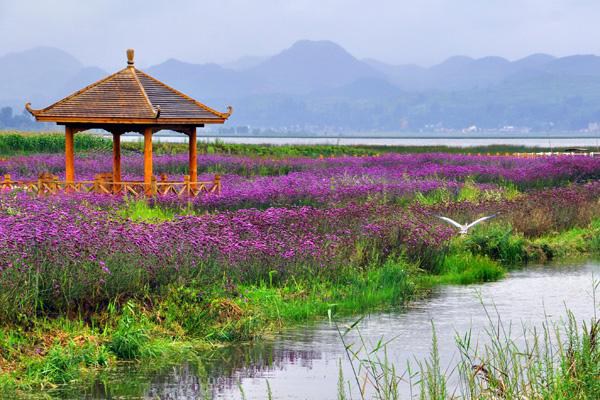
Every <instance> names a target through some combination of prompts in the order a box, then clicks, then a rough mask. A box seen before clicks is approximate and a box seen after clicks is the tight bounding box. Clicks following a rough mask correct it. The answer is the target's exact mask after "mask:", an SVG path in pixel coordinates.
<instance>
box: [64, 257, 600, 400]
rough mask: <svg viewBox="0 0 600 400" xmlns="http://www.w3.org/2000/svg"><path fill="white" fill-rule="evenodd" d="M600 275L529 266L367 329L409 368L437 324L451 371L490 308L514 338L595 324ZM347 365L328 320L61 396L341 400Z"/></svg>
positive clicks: (592, 267)
mask: <svg viewBox="0 0 600 400" xmlns="http://www.w3.org/2000/svg"><path fill="white" fill-rule="evenodd" d="M598 273H600V264H597V263H587V264H582V265H570V266H552V267H529V268H527V269H525V270H522V271H517V272H514V273H512V274H510V276H509V277H508V278H507V279H505V280H502V281H500V282H494V283H488V284H483V285H473V286H466V287H465V286H462V287H461V286H452V287H444V288H440V289H437V290H435V291H434V292H433V293H432V294H431V296H428V297H427V298H425V299H422V300H419V301H416V302H414V303H413V304H411V305H410V307H409V309H408V310H407V311H406V312H403V313H399V312H396V313H381V314H375V315H371V316H368V317H367V318H365V319H364V320H363V321H362V322H361V323H360V329H361V332H362V334H363V336H364V337H365V338H367V340H369V341H371V342H373V343H375V342H376V341H377V340H379V338H381V337H383V338H386V339H391V338H395V339H394V341H393V342H391V343H390V344H389V346H388V354H389V358H390V360H391V361H392V362H394V363H396V365H397V366H398V367H399V369H402V368H403V366H405V365H406V362H407V360H415V359H423V358H425V357H427V355H428V354H429V352H430V350H431V340H432V330H431V326H432V321H433V322H434V324H435V327H436V331H437V333H438V334H437V336H438V342H439V348H440V353H441V354H440V355H441V360H442V365H444V366H450V365H453V364H454V363H455V362H456V361H457V358H458V353H457V351H456V346H455V334H456V333H457V332H459V333H463V332H465V331H468V330H469V329H472V332H473V339H474V340H482V339H484V337H485V335H484V332H483V330H484V328H485V327H486V326H487V325H488V316H487V315H486V313H485V312H484V309H483V307H482V303H483V304H484V305H485V306H486V307H487V309H488V310H489V311H491V312H492V316H493V315H494V313H495V311H494V310H497V312H498V314H499V315H501V316H502V318H503V320H504V321H511V323H512V324H513V325H514V327H515V328H517V329H515V330H519V329H518V328H519V327H520V326H521V324H524V325H528V326H532V325H539V324H541V323H542V322H543V321H544V320H545V319H546V318H547V317H549V318H552V319H554V320H558V319H560V318H561V317H563V316H564V315H565V307H568V308H569V309H570V310H572V311H573V312H574V313H575V315H576V316H577V317H578V318H580V319H589V318H591V317H592V316H593V312H594V304H593V301H592V299H591V289H592V281H593V278H592V276H593V275H594V274H595V275H596V276H598ZM350 321H352V319H349V320H348V321H342V323H344V322H350ZM349 340H350V341H356V340H357V338H356V336H354V337H350V338H349ZM340 360H342V364H343V365H342V367H343V368H342V369H343V371H344V376H345V377H346V378H349V377H350V369H349V364H348V363H347V362H346V360H345V358H344V348H343V346H342V344H341V342H340V339H339V336H338V333H337V331H336V329H335V327H334V326H333V325H331V324H329V323H326V322H325V323H320V324H316V325H312V326H304V327H300V328H296V329H293V330H289V331H286V332H283V333H282V334H281V335H278V336H277V337H276V338H275V339H272V340H265V341H263V342H261V343H258V344H253V345H240V346H235V347H231V348H227V349H223V350H219V351H215V352H213V353H211V354H209V355H205V356H203V358H202V359H199V360H193V361H188V362H186V363H183V364H181V365H176V366H171V367H168V368H164V369H163V370H161V371H158V372H156V371H152V370H151V369H148V368H144V366H141V367H140V366H138V365H129V366H123V367H120V368H119V369H118V370H117V371H114V372H112V373H106V374H103V375H101V376H100V377H98V379H96V381H95V382H94V383H93V384H90V385H89V386H87V387H86V388H85V389H83V390H81V389H75V388H62V389H60V390H59V391H56V392H54V394H55V395H56V396H57V397H61V398H89V399H104V398H106V399H109V398H122V399H134V398H136V399H137V398H144V399H145V398H148V399H178V400H179V399H205V398H222V399H238V398H242V395H241V391H242V390H243V392H244V393H245V396H246V398H248V399H254V398H266V394H267V381H268V382H269V384H270V387H271V390H272V392H273V394H274V397H275V398H277V399H307V398H308V399H315V398H317V399H329V398H336V393H337V391H336V390H337V389H336V383H337V378H338V372H339V362H340ZM240 388H241V389H240Z"/></svg>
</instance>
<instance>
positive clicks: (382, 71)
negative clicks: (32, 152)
mask: <svg viewBox="0 0 600 400" xmlns="http://www.w3.org/2000/svg"><path fill="white" fill-rule="evenodd" d="M123 64H125V62H124V63H123ZM142 69H143V70H145V71H146V72H148V73H149V74H151V75H153V76H155V77H156V78H158V79H161V80H163V81H164V82H165V83H167V84H169V85H172V86H174V87H175V88H177V89H179V90H181V91H183V92H184V93H186V94H189V95H191V96H193V97H195V98H197V99H198V100H200V101H202V102H205V103H207V104H209V105H210V106H213V107H215V108H217V109H220V110H224V109H225V106H226V105H230V104H231V105H233V106H234V110H235V111H234V115H233V116H232V119H231V122H230V123H231V124H233V125H250V126H259V127H273V128H284V127H285V128H286V129H292V128H293V129H297V130H302V129H313V130H319V129H324V130H340V131H342V130H352V131H375V130H379V131H400V130H413V131H414V130H420V129H462V128H464V127H467V126H472V125H476V126H478V127H481V128H488V129H497V128H501V127H503V126H507V125H510V126H517V127H528V128H531V129H533V130H555V129H561V130H578V129H584V128H587V127H588V126H589V125H590V124H594V123H596V122H599V121H600V57H598V56H595V55H573V56H568V57H553V56H551V55H548V54H533V55H530V56H528V57H525V58H522V59H519V60H515V61H509V60H507V59H505V58H502V57H484V58H477V59H475V58H471V57H466V56H455V57H451V58H449V59H447V60H445V61H444V62H442V63H440V64H437V65H434V66H431V67H422V66H418V65H411V64H408V65H391V64H387V63H384V62H381V61H378V60H373V59H363V60H361V59H358V58H356V57H354V56H353V55H352V54H350V53H348V52H347V51H346V50H345V49H343V48H342V47H341V46H339V45H337V44H335V43H333V42H330V41H307V40H302V41H299V42H296V43H294V44H293V45H292V46H291V47H290V48H288V49H285V50H283V51H282V52H280V53H278V54H275V55H273V56H271V57H244V58H242V59H240V60H239V61H236V62H231V63H228V64H223V65H218V64H214V63H211V64H193V63H187V62H184V61H180V60H175V59H169V60H167V61H165V62H163V63H161V64H158V65H153V66H150V67H148V68H142ZM110 72H114V71H110ZM108 73H109V72H108V71H103V70H102V69H100V68H97V67H93V66H92V67H90V66H84V65H82V63H81V62H80V61H78V60H77V59H76V58H75V57H73V56H72V55H70V54H68V53H66V52H64V51H62V50H60V49H56V48H50V47H37V48H33V49H30V50H27V51H23V52H19V53H10V54H6V55H4V56H0V107H2V106H11V107H13V108H14V109H15V110H17V111H18V112H20V110H22V108H23V105H24V104H25V102H27V101H31V102H32V104H33V106H34V107H44V106H46V105H48V104H50V103H52V102H54V101H56V100H58V99H60V98H62V97H64V96H66V95H68V94H69V93H71V92H73V91H75V90H77V89H79V88H81V87H83V86H85V85H86V84H89V83H91V82H93V81H95V80H98V79H100V78H102V77H104V76H106V75H107V74H108Z"/></svg>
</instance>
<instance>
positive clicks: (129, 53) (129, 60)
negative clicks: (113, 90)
mask: <svg viewBox="0 0 600 400" xmlns="http://www.w3.org/2000/svg"><path fill="white" fill-rule="evenodd" d="M127 66H128V67H133V49H127Z"/></svg>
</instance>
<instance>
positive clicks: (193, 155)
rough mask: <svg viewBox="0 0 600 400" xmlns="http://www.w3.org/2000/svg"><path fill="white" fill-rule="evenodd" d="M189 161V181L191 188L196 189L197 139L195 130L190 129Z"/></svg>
mask: <svg viewBox="0 0 600 400" xmlns="http://www.w3.org/2000/svg"><path fill="white" fill-rule="evenodd" d="M189 137H190V140H189V143H188V150H189V161H190V181H191V182H192V188H194V189H195V188H196V182H197V181H198V147H197V143H196V140H197V137H196V128H195V127H194V128H192V129H191V130H190V133H189Z"/></svg>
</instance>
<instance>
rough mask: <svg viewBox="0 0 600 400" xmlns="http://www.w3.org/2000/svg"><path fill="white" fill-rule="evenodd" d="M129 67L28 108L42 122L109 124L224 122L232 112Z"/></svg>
mask: <svg viewBox="0 0 600 400" xmlns="http://www.w3.org/2000/svg"><path fill="white" fill-rule="evenodd" d="M127 56H128V66H127V67H126V68H124V69H122V70H120V71H118V72H116V73H114V74H112V75H109V76H107V77H106V78H104V79H101V80H99V81H97V82H95V83H92V84H91V85H88V86H86V87H84V88H83V89H81V90H79V91H77V92H75V93H73V94H71V95H70V96H67V97H65V98H64V99H62V100H60V101H58V102H56V103H54V104H52V105H50V106H48V107H46V108H43V109H41V110H34V109H32V108H31V105H30V103H27V104H26V105H25V107H26V108H27V110H28V111H29V112H30V113H31V114H32V115H33V116H34V117H35V118H36V119H37V120H38V121H51V122H57V123H88V124H94V123H107V124H121V123H122V124H150V125H173V124H184V125H187V124H190V125H201V124H211V123H216V124H218V123H221V124H222V123H224V122H225V120H227V118H229V116H230V115H231V112H232V109H231V107H229V108H228V111H227V112H219V111H216V110H214V109H212V108H210V107H208V106H206V105H204V104H202V103H200V102H199V101H196V100H194V99H193V98H191V97H189V96H187V95H185V94H183V93H181V92H179V91H178V90H176V89H173V88H172V87H170V86H168V85H166V84H165V83H163V82H161V81H159V80H158V79H156V78H153V77H152V76H150V75H148V74H146V73H144V72H142V71H140V70H138V69H137V68H135V67H134V65H133V50H128V51H127Z"/></svg>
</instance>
